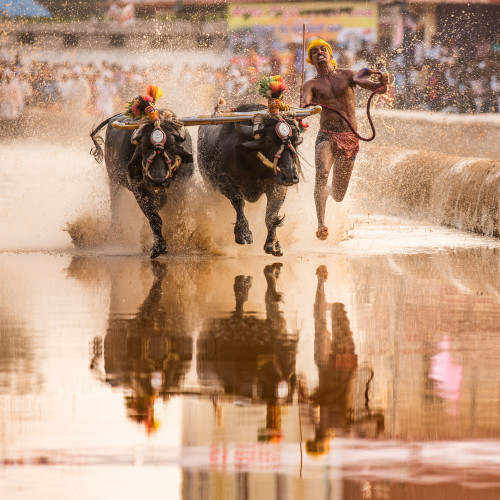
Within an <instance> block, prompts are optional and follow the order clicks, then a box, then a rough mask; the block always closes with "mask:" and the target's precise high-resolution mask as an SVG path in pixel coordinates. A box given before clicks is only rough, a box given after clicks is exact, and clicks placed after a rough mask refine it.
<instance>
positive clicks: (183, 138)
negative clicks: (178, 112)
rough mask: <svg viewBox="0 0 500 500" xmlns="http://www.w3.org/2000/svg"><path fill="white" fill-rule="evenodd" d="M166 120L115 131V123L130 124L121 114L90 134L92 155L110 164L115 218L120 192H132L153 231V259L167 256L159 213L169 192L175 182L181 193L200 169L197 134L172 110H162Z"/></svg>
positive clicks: (104, 122) (112, 205)
mask: <svg viewBox="0 0 500 500" xmlns="http://www.w3.org/2000/svg"><path fill="white" fill-rule="evenodd" d="M160 116H163V117H164V118H162V120H161V121H160V123H159V124H158V122H156V124H155V123H153V122H151V121H149V122H147V121H146V123H145V124H144V123H143V124H142V125H141V126H140V127H139V128H137V130H135V131H132V130H124V129H117V128H114V127H113V123H115V122H118V123H123V122H126V121H127V117H126V116H125V115H124V114H119V115H116V116H113V117H111V118H108V119H107V120H105V121H103V122H102V123H101V124H100V125H99V126H98V127H96V128H95V129H94V130H93V131H92V132H91V134H90V136H91V138H92V141H93V142H94V144H95V148H94V149H93V150H92V154H93V155H94V157H95V158H96V160H97V161H98V162H99V163H100V162H101V161H102V158H103V156H104V160H105V163H106V169H107V171H108V176H109V185H110V196H111V208H112V216H113V215H114V211H113V209H114V208H115V205H116V200H117V193H118V190H119V189H120V187H124V188H127V189H129V190H130V191H131V192H132V193H133V195H134V197H135V199H136V200H137V203H138V204H139V207H140V208H141V210H142V211H143V213H144V215H145V216H146V217H147V219H148V222H149V225H150V226H151V229H152V231H153V238H154V244H153V248H152V250H151V258H152V259H154V258H155V257H158V255H161V254H164V253H166V252H167V245H166V242H165V239H164V238H163V235H162V220H161V217H160V215H159V214H158V211H159V210H161V209H162V208H163V207H164V206H165V203H166V201H167V193H166V188H168V187H169V186H170V184H171V182H172V180H173V181H174V185H175V186H176V189H179V187H180V184H182V183H183V182H185V181H188V180H189V179H191V177H192V175H193V171H194V164H193V155H192V141H191V136H190V135H189V133H188V132H187V131H186V130H185V129H184V128H183V127H182V123H181V122H179V121H178V120H176V118H175V116H174V115H172V114H171V113H170V112H167V113H166V114H165V112H162V111H160ZM143 121H144V120H143ZM105 125H107V129H106V139H105V141H104V153H103V150H102V139H101V140H100V141H99V139H100V137H98V136H97V135H96V134H97V133H98V132H99V131H100V130H101V128H102V127H104V126H105ZM181 181H182V182H181Z"/></svg>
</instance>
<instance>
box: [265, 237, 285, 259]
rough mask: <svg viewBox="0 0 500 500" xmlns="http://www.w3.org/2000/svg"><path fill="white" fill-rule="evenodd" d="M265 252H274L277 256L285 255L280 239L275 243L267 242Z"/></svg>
mask: <svg viewBox="0 0 500 500" xmlns="http://www.w3.org/2000/svg"><path fill="white" fill-rule="evenodd" d="M264 252H266V253H269V254H272V255H274V256H275V257H281V256H282V255H283V252H282V251H281V245H280V243H279V241H275V242H274V243H266V244H265V245H264Z"/></svg>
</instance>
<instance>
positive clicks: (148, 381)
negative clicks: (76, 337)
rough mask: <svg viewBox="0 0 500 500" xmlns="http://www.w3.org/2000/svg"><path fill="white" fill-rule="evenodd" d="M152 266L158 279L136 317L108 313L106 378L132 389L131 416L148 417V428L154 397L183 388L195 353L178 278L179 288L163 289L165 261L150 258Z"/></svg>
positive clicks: (140, 420)
mask: <svg viewBox="0 0 500 500" xmlns="http://www.w3.org/2000/svg"><path fill="white" fill-rule="evenodd" d="M151 265H152V269H153V273H154V281H153V284H152V285H151V289H150V291H149V294H148V296H147V297H146V299H145V300H144V302H143V303H142V305H141V307H140V308H139V311H138V313H137V314H136V315H135V316H134V317H132V318H128V317H121V316H117V317H113V316H110V318H109V322H108V328H107V334H106V337H105V340H104V370H105V372H106V375H105V380H106V382H107V383H109V384H110V385H112V386H123V387H124V388H127V389H129V390H130V391H131V395H130V396H128V397H127V406H128V408H129V416H130V417H131V418H133V419H134V420H136V421H138V422H144V423H145V424H146V427H147V428H148V430H149V429H151V428H152V426H154V415H153V403H154V401H155V399H156V398H157V397H162V398H163V399H165V400H166V399H168V398H169V396H170V395H171V394H172V393H178V392H179V391H180V390H181V386H182V382H183V377H184V374H185V373H186V372H187V370H188V368H189V365H190V363H191V358H192V354H193V344H192V338H191V336H190V335H191V331H190V328H189V325H188V324H187V321H186V318H185V312H184V311H183V308H182V303H181V302H180V301H179V300H178V297H177V295H178V294H177V293H176V289H177V288H178V283H176V282H175V281H174V280H173V279H169V280H168V282H169V283H172V284H173V285H174V286H175V289H172V290H170V291H169V292H170V293H168V294H167V293H165V294H163V293H162V283H163V282H164V281H165V276H166V275H167V267H166V264H165V263H163V262H160V261H152V262H151ZM165 282H167V281H165ZM162 297H166V301H169V300H170V301H172V303H168V302H165V300H162Z"/></svg>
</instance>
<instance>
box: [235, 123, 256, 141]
mask: <svg viewBox="0 0 500 500" xmlns="http://www.w3.org/2000/svg"><path fill="white" fill-rule="evenodd" d="M234 128H235V129H236V132H238V134H239V135H241V136H242V137H244V138H245V139H250V140H253V138H254V137H253V127H252V125H245V124H243V123H242V122H236V123H235V124H234Z"/></svg>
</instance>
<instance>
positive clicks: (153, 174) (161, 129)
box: [132, 121, 193, 189]
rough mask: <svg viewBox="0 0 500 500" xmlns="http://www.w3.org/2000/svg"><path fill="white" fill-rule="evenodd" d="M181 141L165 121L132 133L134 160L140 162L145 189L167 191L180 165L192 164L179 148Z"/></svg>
mask: <svg viewBox="0 0 500 500" xmlns="http://www.w3.org/2000/svg"><path fill="white" fill-rule="evenodd" d="M184 139H185V137H184V135H183V134H182V132H181V131H180V130H179V129H178V128H176V127H175V126H174V125H172V123H170V122H167V121H162V122H160V121H155V122H154V123H148V124H147V125H144V126H142V127H140V128H138V129H137V130H136V131H135V132H134V135H133V136H132V142H133V143H134V144H135V145H136V152H135V154H134V159H133V160H134V161H138V160H139V158H140V162H141V165H142V182H143V183H144V184H145V185H146V186H147V187H149V188H151V189H157V188H162V187H168V186H169V185H170V182H171V180H172V177H173V175H174V174H175V171H176V170H177V169H178V168H179V166H180V164H181V163H182V162H185V163H192V162H193V155H192V154H191V153H190V152H189V151H187V150H186V149H185V148H184V147H183V146H182V144H181V143H182V142H183V141H184Z"/></svg>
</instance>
